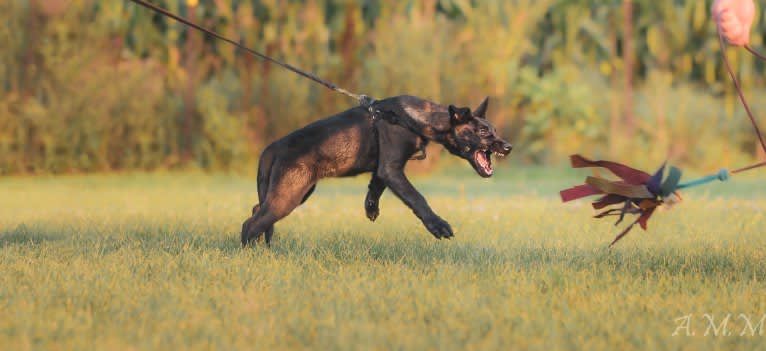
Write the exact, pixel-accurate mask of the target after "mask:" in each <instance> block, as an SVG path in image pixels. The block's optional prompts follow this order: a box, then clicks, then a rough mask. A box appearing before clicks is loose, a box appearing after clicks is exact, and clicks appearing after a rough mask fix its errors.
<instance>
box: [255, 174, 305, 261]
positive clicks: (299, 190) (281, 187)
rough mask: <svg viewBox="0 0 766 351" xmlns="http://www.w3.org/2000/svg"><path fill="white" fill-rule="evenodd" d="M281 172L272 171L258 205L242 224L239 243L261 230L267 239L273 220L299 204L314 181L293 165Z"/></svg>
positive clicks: (271, 231) (260, 233)
mask: <svg viewBox="0 0 766 351" xmlns="http://www.w3.org/2000/svg"><path fill="white" fill-rule="evenodd" d="M280 173H281V174H279V176H277V177H274V175H272V179H271V180H272V182H271V184H270V185H269V192H268V194H267V195H266V198H265V199H264V201H263V202H262V203H261V204H259V206H257V207H258V210H257V212H256V213H255V214H254V215H253V216H252V217H250V218H248V219H247V220H246V221H245V222H244V223H243V224H242V237H241V239H242V246H245V245H247V244H248V243H249V242H251V241H253V240H258V238H259V237H260V236H261V235H262V234H263V233H264V232H265V233H266V242H267V243H269V242H270V241H271V236H272V235H273V233H274V223H276V222H277V221H278V220H280V219H282V218H284V217H285V216H287V215H288V214H290V212H292V211H293V210H294V209H295V208H296V207H298V205H300V204H301V202H302V201H303V200H304V199H305V198H307V197H308V195H309V194H310V191H311V190H312V189H313V187H314V185H315V184H316V183H315V181H314V180H313V177H311V176H310V173H309V172H308V171H307V170H305V169H297V168H293V169H288V170H286V171H284V172H280ZM288 180H289V181H288Z"/></svg>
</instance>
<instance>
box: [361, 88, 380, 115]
mask: <svg viewBox="0 0 766 351" xmlns="http://www.w3.org/2000/svg"><path fill="white" fill-rule="evenodd" d="M375 102H376V100H375V99H373V98H371V97H369V96H367V95H364V94H362V95H360V96H359V105H360V106H362V107H364V108H366V109H367V112H369V113H370V117H372V120H373V121H377V120H378V118H379V116H378V114H379V113H380V111H378V110H376V109H374V108H373V107H372V105H373V104H375Z"/></svg>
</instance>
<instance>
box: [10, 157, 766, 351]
mask: <svg viewBox="0 0 766 351" xmlns="http://www.w3.org/2000/svg"><path fill="white" fill-rule="evenodd" d="M448 173H450V172H448ZM497 173H498V177H496V178H494V179H491V180H481V179H479V178H478V177H476V176H473V175H471V174H470V171H468V170H466V169H465V167H461V168H460V170H459V171H457V172H452V173H450V174H442V175H439V176H430V177H422V176H421V177H418V178H416V179H415V183H416V186H417V187H418V188H419V189H421V191H422V192H423V193H424V195H425V196H426V197H427V198H428V199H429V202H430V204H431V205H432V207H433V208H434V209H435V211H436V212H437V213H439V214H440V215H441V216H442V217H444V218H445V219H447V220H448V221H449V222H450V223H451V224H452V226H453V228H455V230H456V238H455V239H453V240H451V241H437V240H434V239H432V237H431V236H430V235H429V234H428V233H427V232H426V231H425V229H424V228H423V227H422V225H421V224H420V223H419V222H418V221H417V219H416V218H415V217H414V216H413V215H412V214H411V212H410V211H409V210H408V209H407V208H406V207H405V206H404V205H403V204H401V203H400V202H399V201H398V200H397V199H396V198H395V197H394V196H392V195H391V194H390V193H386V194H385V195H384V196H383V199H382V204H381V217H380V218H379V219H378V221H377V222H376V223H369V222H368V221H367V220H366V218H365V217H364V210H363V206H362V205H363V199H364V194H365V192H366V180H367V179H366V178H357V179H345V180H331V181H327V182H324V183H321V184H320V186H319V187H318V188H317V192H316V193H315V195H314V196H313V197H312V198H311V199H310V200H309V201H308V202H307V203H306V204H305V205H303V206H302V207H300V208H299V209H298V210H296V211H295V212H294V213H293V214H292V215H291V216H289V217H288V218H287V219H285V220H283V221H282V222H280V223H279V224H278V225H277V229H276V234H275V242H274V244H273V247H272V248H271V249H265V248H262V247H257V248H253V249H245V250H243V249H241V248H240V247H239V229H240V224H241V223H242V221H243V220H244V219H245V216H246V215H247V214H248V212H249V210H250V207H251V206H252V205H253V203H254V201H255V199H256V190H255V189H256V188H255V181H254V179H249V178H244V177H230V176H204V175H188V174H187V175H136V176H132V175H117V176H114V175H113V176H73V177H59V178H41V177H37V178H5V179H0V345H2V346H0V348H1V349H3V350H33V349H52V350H90V349H97V350H183V349H202V350H205V349H219V350H235V349H244V350H250V349H263V350H271V349H315V350H349V349H356V350H368V349H380V350H392V349H408V350H426V349H439V350H488V349H503V350H509V349H513V350H519V349H530V350H553V349H561V350H577V349H587V350H725V349H729V350H763V349H766V334H764V333H762V332H759V330H758V329H757V323H758V321H759V319H760V318H761V317H762V316H763V315H765V314H766V264H765V262H766V230H765V228H766V218H764V209H765V208H766V187H764V178H763V177H761V178H748V179H734V180H732V181H731V182H730V183H728V184H716V185H711V186H709V187H706V188H702V189H699V190H692V191H689V192H687V193H685V199H686V201H685V202H684V203H682V204H680V205H678V206H676V207H674V208H673V209H671V210H670V211H662V212H659V213H658V214H656V215H655V217H654V218H653V219H652V221H651V222H650V231H648V232H644V231H641V230H635V231H634V232H633V233H631V234H630V235H628V236H627V237H626V238H625V239H623V240H622V241H621V242H620V243H619V244H618V245H617V246H616V247H615V248H613V249H607V248H606V247H607V245H608V243H609V242H610V240H611V239H612V237H613V236H614V235H615V234H616V233H617V231H618V229H617V228H615V227H613V226H612V223H611V222H610V221H596V220H592V219H590V215H591V214H592V210H591V209H590V208H589V206H588V204H587V203H586V202H578V203H573V204H561V203H560V202H559V200H558V199H557V197H556V196H557V191H558V190H559V189H560V188H562V187H565V186H568V185H574V184H577V183H579V182H580V181H581V180H582V178H583V175H584V174H585V173H572V172H566V173H561V172H558V171H544V170H531V171H529V170H528V171H524V172H519V171H516V170H514V169H511V168H502V169H499V170H497ZM705 314H709V315H708V317H710V318H713V319H714V322H715V324H716V326H720V325H721V324H722V322H723V320H724V319H725V317H726V316H727V315H730V320H729V322H728V324H727V325H726V329H727V330H726V331H720V330H719V331H712V330H710V329H709V328H708V327H709V324H710V323H709V321H708V319H707V318H706V317H705V316H704V315H705ZM684 316H687V317H688V321H689V322H690V324H688V326H689V328H688V329H679V328H678V327H679V325H682V323H683V321H684V319H681V320H677V319H678V318H681V317H684ZM746 318H747V320H750V321H751V322H752V324H753V327H754V328H755V329H756V330H755V333H750V332H749V331H747V324H746ZM764 324H766V323H764ZM706 331H707V332H708V333H707V334H708V335H705V333H706ZM743 331H745V332H746V333H745V334H746V335H741V334H742V332H743ZM674 332H676V334H677V335H676V336H673V333H674ZM687 332H688V333H689V334H692V333H693V334H694V335H693V336H692V335H687Z"/></svg>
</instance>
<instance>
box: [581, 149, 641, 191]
mask: <svg viewBox="0 0 766 351" xmlns="http://www.w3.org/2000/svg"><path fill="white" fill-rule="evenodd" d="M569 159H570V161H571V162H572V167H573V168H586V167H603V168H606V169H608V170H610V171H611V172H612V173H614V175H616V176H618V177H620V178H621V179H622V180H624V181H626V182H628V183H630V184H633V185H640V184H646V182H648V181H649V178H651V177H652V176H651V175H649V173H646V172H644V171H639V170H637V169H635V168H631V167H628V166H626V165H624V164H621V163H617V162H611V161H592V160H589V159H587V158H585V157H582V156H580V155H571V156H569Z"/></svg>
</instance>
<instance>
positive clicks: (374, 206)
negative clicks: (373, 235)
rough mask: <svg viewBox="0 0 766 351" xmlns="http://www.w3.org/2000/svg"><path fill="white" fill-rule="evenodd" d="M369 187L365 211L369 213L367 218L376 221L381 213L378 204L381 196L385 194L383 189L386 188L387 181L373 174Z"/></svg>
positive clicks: (365, 200)
mask: <svg viewBox="0 0 766 351" xmlns="http://www.w3.org/2000/svg"><path fill="white" fill-rule="evenodd" d="M368 189H369V190H368V191H367V197H365V199H364V211H365V212H366V213H367V218H369V219H370V220H371V221H373V222H375V220H376V219H377V218H378V216H379V215H380V207H379V206H378V203H379V201H380V196H381V195H383V191H385V190H386V182H384V181H383V179H382V178H380V177H378V175H377V174H373V175H372V179H370V185H369V186H368Z"/></svg>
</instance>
